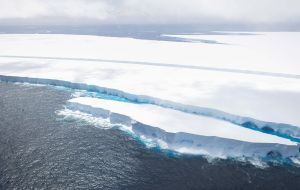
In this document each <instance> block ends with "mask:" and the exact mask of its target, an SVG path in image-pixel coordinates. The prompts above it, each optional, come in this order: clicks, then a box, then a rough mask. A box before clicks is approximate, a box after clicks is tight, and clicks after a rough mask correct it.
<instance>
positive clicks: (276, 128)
mask: <svg viewBox="0 0 300 190" xmlns="http://www.w3.org/2000/svg"><path fill="white" fill-rule="evenodd" d="M0 81H6V82H27V83H31V84H44V85H54V86H63V87H67V88H72V89H80V90H87V91H91V92H97V93H102V94H107V95H113V96H116V97H119V98H123V99H126V100H128V101H131V102H135V103H144V104H152V105H157V106H160V107H164V108H169V109H173V110H178V111H181V112H185V113H192V114H195V115H201V116H207V117H211V118H215V119H219V120H223V121H227V122H230V123H233V124H236V125H239V126H242V127H245V128H250V129H253V130H258V131H261V132H264V133H269V134H272V135H276V136H279V137H284V138H287V139H291V140H293V141H295V142H300V127H298V126H294V125H290V124H284V123H274V122H268V121H261V120H257V119H254V118H249V117H243V116H239V115H233V114H230V113H226V112H223V111H220V110H216V109H211V108H206V107H199V106H192V105H184V104H181V103H177V102H172V101H168V100H163V99H159V98H155V97H150V96H146V95H135V94H130V93H127V92H123V91H120V90H117V89H111V88H106V87H99V86H95V85H89V84H84V83H74V82H69V81H63V80H56V79H43V78H31V77H30V78H29V77H20V76H5V75H0Z"/></svg>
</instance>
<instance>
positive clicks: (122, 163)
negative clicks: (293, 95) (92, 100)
mask: <svg viewBox="0 0 300 190" xmlns="http://www.w3.org/2000/svg"><path fill="white" fill-rule="evenodd" d="M70 96H71V94H70V92H68V91H62V90H57V89H54V88H49V87H38V86H24V85H16V84H12V83H3V82H2V83H1V82H0V189H138V190H142V189H158V190H159V189H300V168H296V167H293V166H283V165H273V166H272V165H271V166H270V167H268V168H266V169H260V168H257V167H255V166H253V165H251V164H248V163H242V162H238V161H234V160H220V161H217V162H213V163H210V162H208V161H207V160H206V159H204V158H202V157H200V156H197V157H195V156H194V157H193V156H183V155H182V156H170V155H169V154H167V153H164V152H160V151H158V150H155V149H148V148H146V147H145V146H144V145H143V144H142V143H140V142H138V141H136V140H135V139H133V137H131V136H129V135H128V134H126V133H124V132H122V131H120V130H117V129H102V128H97V127H95V126H92V125H90V124H88V123H83V122H82V121H79V120H63V119H62V118H60V116H58V115H56V114H55V111H56V110H60V109H62V108H63V105H64V104H65V102H66V100H68V99H70Z"/></svg>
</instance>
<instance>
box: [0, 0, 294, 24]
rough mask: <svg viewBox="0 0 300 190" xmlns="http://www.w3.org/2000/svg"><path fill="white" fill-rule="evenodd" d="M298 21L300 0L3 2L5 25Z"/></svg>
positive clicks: (0, 2)
mask: <svg viewBox="0 0 300 190" xmlns="http://www.w3.org/2000/svg"><path fill="white" fill-rule="evenodd" d="M26 23H37V24H78V25H80V24H199V25H214V24H220V25H226V24H240V25H264V24H267V25H294V26H299V23H300V0H0V24H26Z"/></svg>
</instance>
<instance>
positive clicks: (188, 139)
mask: <svg viewBox="0 0 300 190" xmlns="http://www.w3.org/2000/svg"><path fill="white" fill-rule="evenodd" d="M250 34H251V35H250ZM166 35H168V34H166ZM176 38H183V39H190V38H193V39H196V38H199V39H202V40H207V41H211V40H213V41H218V42H220V43H196V42H195V43H191V42H188V41H189V40H186V42H174V41H173V42H172V41H159V40H145V39H144V40H142V39H131V38H126V37H124V38H120V37H103V36H88V35H58V34H57V35H54V34H44V35H42V34H1V35H0V52H1V53H0V80H1V81H8V82H28V83H31V84H43V85H54V86H63V87H66V88H71V89H78V90H86V91H88V92H95V93H100V94H104V95H109V96H114V97H115V101H113V102H111V100H109V99H106V100H105V101H104V100H103V99H91V100H89V99H84V98H82V99H73V100H70V101H69V102H68V105H67V106H68V108H69V109H73V110H80V111H82V112H85V113H88V114H91V115H93V116H94V117H102V118H107V119H109V122H112V123H121V124H122V125H126V126H129V127H130V128H131V129H132V131H133V132H134V133H135V134H137V135H140V136H144V137H145V138H149V139H154V140H155V139H156V140H157V141H163V142H164V143H165V145H167V147H168V148H170V149H172V150H176V151H179V152H187V153H195V152H199V153H200V152H202V153H204V152H206V153H207V154H209V155H218V156H222V155H223V156H241V155H244V156H254V155H259V156H265V155H269V156H271V157H274V156H275V157H278V156H282V157H291V156H292V155H294V156H297V154H298V153H299V150H298V145H297V143H299V142H300V117H299V112H300V98H299V97H300V69H299V68H300V67H299V64H298V63H299V60H300V54H299V53H298V51H297V50H298V49H299V48H300V44H299V39H300V33H299V32H293V33H289V32H271V33H268V32H266V33H259V34H258V33H249V35H248V34H247V35H235V34H234V33H231V34H230V33H227V34H226V35H223V34H222V33H220V34H218V33H217V32H216V33H214V35H196V34H194V35H178V36H176ZM279 43H280V46H279V45H278V44H279ZM24 47H26V48H24ZM123 100H125V101H123ZM89 101H91V102H93V104H90V103H89ZM98 101H100V103H99V105H98V106H96V107H95V106H94V103H95V105H96V102H98ZM122 101H123V102H122ZM126 102H127V103H126ZM106 105H108V106H106ZM121 107H122V109H121ZM115 108H116V109H115ZM101 109H103V110H106V111H103V112H102V111H100V110H101ZM130 109H132V110H130ZM147 109H150V110H152V111H151V112H150V111H149V110H147ZM126 110H127V112H125V111H126ZM131 111H132V112H131ZM142 113H144V115H141V114H142ZM151 115H155V118H154V117H149V116H151ZM204 142H206V143H204ZM200 145H201V146H200ZM200 147H202V148H200Z"/></svg>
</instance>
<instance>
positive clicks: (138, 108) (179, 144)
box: [66, 97, 300, 163]
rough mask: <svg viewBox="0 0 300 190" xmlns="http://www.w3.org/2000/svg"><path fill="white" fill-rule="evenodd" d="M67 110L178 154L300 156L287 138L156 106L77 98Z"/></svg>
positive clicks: (294, 158)
mask: <svg viewBox="0 0 300 190" xmlns="http://www.w3.org/2000/svg"><path fill="white" fill-rule="evenodd" d="M66 108H67V109H69V110H72V111H74V112H76V111H80V112H82V113H86V114H89V115H91V116H93V117H95V118H102V119H104V120H106V121H109V123H110V124H111V125H122V126H126V127H127V129H128V130H130V131H131V132H132V133H134V134H135V135H137V136H139V137H140V138H141V139H150V141H152V142H155V143H157V144H158V145H159V146H160V147H161V148H163V149H169V150H173V151H176V152H179V153H185V154H199V155H208V156H211V157H217V158H228V157H232V158H241V157H247V158H270V159H290V160H291V161H293V162H294V161H295V162H294V163H296V162H297V161H298V160H299V156H300V154H299V147H298V145H297V143H295V142H292V141H289V140H287V139H284V138H280V137H277V136H273V135H269V134H264V133H261V132H258V131H253V130H250V129H245V128H241V127H239V126H235V125H233V124H228V125H226V124H224V123H226V122H224V121H219V120H215V119H210V118H206V117H202V116H196V115H192V114H187V113H182V112H179V111H175V110H169V109H165V108H160V107H158V106H153V105H137V104H135V105H134V104H130V103H126V102H116V101H111V100H104V99H97V98H88V97H80V98H74V99H71V100H69V101H68V103H67V106H66ZM125 114H126V115H125ZM186 119H189V120H188V121H187V120H186ZM181 121H182V122H181ZM180 122H181V123H180ZM219 122H221V123H219ZM183 124H186V125H183Z"/></svg>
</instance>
